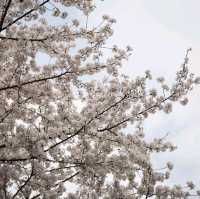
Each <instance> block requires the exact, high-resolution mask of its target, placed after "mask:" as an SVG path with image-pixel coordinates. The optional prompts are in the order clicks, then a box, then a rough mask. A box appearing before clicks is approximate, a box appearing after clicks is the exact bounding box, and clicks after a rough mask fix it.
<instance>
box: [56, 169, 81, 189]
mask: <svg viewBox="0 0 200 199" xmlns="http://www.w3.org/2000/svg"><path fill="white" fill-rule="evenodd" d="M79 173H80V171H77V172H76V173H74V174H73V175H71V176H69V177H68V178H66V179H64V180H62V181H61V182H58V183H56V184H55V186H58V185H59V184H60V183H64V182H67V181H68V180H71V179H72V178H73V177H75V176H77V175H78V174H79Z"/></svg>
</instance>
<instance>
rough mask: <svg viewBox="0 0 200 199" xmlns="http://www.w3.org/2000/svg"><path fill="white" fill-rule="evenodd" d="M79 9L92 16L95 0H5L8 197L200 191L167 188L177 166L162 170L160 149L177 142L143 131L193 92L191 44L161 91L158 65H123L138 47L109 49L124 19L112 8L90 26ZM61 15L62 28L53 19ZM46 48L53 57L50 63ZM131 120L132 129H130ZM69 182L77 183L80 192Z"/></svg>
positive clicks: (124, 197)
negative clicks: (126, 71)
mask: <svg viewBox="0 0 200 199" xmlns="http://www.w3.org/2000/svg"><path fill="white" fill-rule="evenodd" d="M70 7H75V8H76V9H78V10H80V11H81V12H82V14H83V16H84V18H88V17H89V16H90V13H91V12H92V11H93V10H94V8H95V4H94V2H93V1H92V0H2V1H0V66H1V67H0V74H1V76H0V198H1V199H23V198H25V199H35V198H41V199H42V198H44V199H57V198H65V199H95V198H102V199H142V198H157V199H168V198H169V199H171V198H173V199H176V198H177V199H179V198H187V197H189V196H194V195H200V192H199V191H197V192H196V193H194V192H193V193H191V192H190V191H194V190H193V189H194V188H195V186H194V184H193V183H192V182H190V181H188V182H187V183H186V188H185V187H184V186H183V187H182V186H179V185H175V186H173V187H169V186H167V185H165V183H164V181H165V180H167V179H168V178H169V177H170V172H171V170H172V169H173V164H172V163H170V162H167V163H166V167H165V168H164V170H162V171H161V170H156V169H154V167H153V165H152V163H151V154H152V153H158V152H164V151H173V150H175V149H176V147H175V146H174V145H173V144H171V143H169V142H167V141H166V140H165V138H156V139H154V140H153V141H152V142H147V141H146V140H145V133H144V129H143V121H144V120H145V119H146V118H148V117H149V115H151V114H155V113H157V112H158V111H164V112H165V113H170V112H171V111H172V108H173V104H174V103H176V102H180V103H181V104H182V105H186V104H187V103H188V99H187V94H188V92H189V91H191V90H192V88H193V87H194V85H195V84H199V83H200V78H198V77H197V78H196V77H195V76H194V75H193V74H191V73H189V71H188V53H189V51H190V49H189V50H188V51H187V54H186V56H185V60H184V62H183V65H182V66H181V67H180V70H179V71H178V72H177V74H176V78H175V80H174V82H173V84H172V85H171V86H170V85H168V84H167V83H166V82H165V79H164V78H163V77H160V78H158V79H157V82H158V84H159V85H160V90H159V89H156V88H149V87H148V86H147V85H148V82H149V81H153V77H152V75H151V72H150V71H146V72H145V73H144V75H143V76H141V77H135V78H129V77H127V76H125V75H123V74H121V72H120V70H119V68H120V67H121V66H122V63H123V61H124V60H127V59H128V57H129V56H130V54H131V51H132V48H131V47H130V46H127V47H126V48H125V49H120V48H119V47H118V46H116V45H113V46H112V47H108V46H106V41H107V40H108V39H109V38H110V37H111V36H112V34H113V28H112V26H113V24H114V23H115V22H116V21H115V19H113V18H111V17H110V16H108V15H104V16H103V17H102V21H101V22H100V23H99V25H97V26H96V27H90V26H89V24H88V21H87V20H86V22H84V23H83V20H79V19H75V18H73V16H70V17H69V15H70V12H71V11H69V10H70V9H69V8H70ZM56 20H58V22H59V23H58V24H59V25H57V26H56V25H52V24H51V22H52V21H56ZM38 54H43V55H45V56H48V57H50V59H51V60H53V61H52V62H49V63H47V64H41V60H38ZM102 77H103V78H102ZM77 101H78V102H79V103H78V105H77ZM131 124H134V125H132V130H131V132H128V133H127V132H124V130H125V129H126V127H127V126H128V125H131ZM108 176H110V177H108ZM111 176H112V177H111ZM107 181H109V182H107ZM67 183H71V184H74V185H76V186H77V187H78V188H77V190H75V191H74V192H73V193H72V191H71V188H70V187H69V186H68V185H67ZM188 188H189V189H188Z"/></svg>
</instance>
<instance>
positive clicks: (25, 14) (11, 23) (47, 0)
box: [0, 0, 50, 32]
mask: <svg viewBox="0 0 200 199" xmlns="http://www.w3.org/2000/svg"><path fill="white" fill-rule="evenodd" d="M49 1H50V0H46V1H44V2H43V3H41V4H39V5H38V6H37V7H35V8H32V9H31V10H29V11H28V12H26V13H24V14H23V15H21V16H20V17H18V18H16V19H15V20H14V21H12V22H10V23H8V24H7V25H6V26H5V27H3V28H1V29H0V32H1V31H3V30H6V29H7V28H8V27H10V26H12V25H13V24H15V23H16V22H18V21H19V20H21V19H23V18H24V17H26V16H27V15H29V14H31V13H32V12H34V11H35V10H37V9H38V8H39V7H41V6H43V5H45V4H46V3H48V2H49Z"/></svg>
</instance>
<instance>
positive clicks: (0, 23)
mask: <svg viewBox="0 0 200 199" xmlns="http://www.w3.org/2000/svg"><path fill="white" fill-rule="evenodd" d="M11 2H12V0H8V3H7V4H6V6H5V10H4V11H3V13H2V15H1V20H0V31H2V27H3V23H4V20H5V17H6V15H7V12H8V9H9V7H10V4H11Z"/></svg>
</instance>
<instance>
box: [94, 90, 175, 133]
mask: <svg viewBox="0 0 200 199" xmlns="http://www.w3.org/2000/svg"><path fill="white" fill-rule="evenodd" d="M175 94H176V93H172V94H171V95H169V96H168V97H166V98H165V99H163V100H162V101H161V102H160V103H163V102H165V101H167V100H169V99H170V98H172V97H173V95H175ZM159 105H160V104H154V105H152V106H150V107H148V108H146V109H144V110H142V111H140V112H139V113H138V114H137V116H139V115H142V114H144V113H146V112H148V111H150V110H152V109H153V108H156V107H158V106H159ZM131 119H132V117H129V118H126V119H124V120H122V121H120V122H118V123H116V124H114V125H112V126H110V127H109V126H108V127H105V128H102V129H98V130H97V131H98V132H103V131H110V130H111V129H113V128H116V127H118V126H120V125H122V124H124V123H126V122H128V121H130V120H131Z"/></svg>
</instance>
